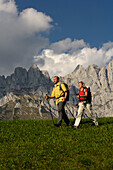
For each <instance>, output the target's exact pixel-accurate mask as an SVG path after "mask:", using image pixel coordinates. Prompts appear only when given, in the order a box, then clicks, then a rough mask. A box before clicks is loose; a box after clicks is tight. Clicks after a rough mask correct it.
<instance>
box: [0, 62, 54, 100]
mask: <svg viewBox="0 0 113 170" xmlns="http://www.w3.org/2000/svg"><path fill="white" fill-rule="evenodd" d="M51 86H52V82H51V80H50V77H49V74H48V73H47V72H44V73H43V72H42V71H40V70H39V68H38V67H37V66H36V65H33V66H32V67H31V68H30V69H29V70H28V71H27V70H26V69H24V68H22V67H18V68H16V69H15V71H14V73H13V74H12V75H10V76H8V77H6V78H5V77H4V76H0V98H1V97H3V96H4V95H6V94H7V93H10V92H12V93H14V94H15V95H20V94H30V93H37V91H38V89H39V88H40V87H42V89H43V90H44V91H45V92H49V90H50V87H51Z"/></svg>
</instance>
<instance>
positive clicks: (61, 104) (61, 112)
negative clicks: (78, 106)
mask: <svg viewBox="0 0 113 170" xmlns="http://www.w3.org/2000/svg"><path fill="white" fill-rule="evenodd" d="M65 104H66V102H59V103H58V105H57V107H58V113H59V120H58V122H57V124H59V125H61V123H62V120H63V119H64V121H65V123H66V124H67V125H69V123H70V121H69V119H68V117H67V115H66V113H65V109H64V106H65Z"/></svg>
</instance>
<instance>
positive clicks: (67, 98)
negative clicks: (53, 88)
mask: <svg viewBox="0 0 113 170" xmlns="http://www.w3.org/2000/svg"><path fill="white" fill-rule="evenodd" d="M61 84H64V85H65V87H66V89H67V97H66V101H69V87H68V85H67V84H66V83H61ZM61 84H60V90H62V91H63V89H62V87H61ZM63 92H64V91H63ZM64 93H65V92H64Z"/></svg>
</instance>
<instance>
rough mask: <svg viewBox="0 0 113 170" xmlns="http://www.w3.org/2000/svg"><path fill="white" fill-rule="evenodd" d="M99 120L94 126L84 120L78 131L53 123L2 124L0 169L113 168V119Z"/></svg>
mask: <svg viewBox="0 0 113 170" xmlns="http://www.w3.org/2000/svg"><path fill="white" fill-rule="evenodd" d="M56 121H57V120H55V122H56ZM71 121H73V120H71ZM98 121H99V126H98V127H95V126H94V125H93V123H92V122H91V121H90V120H89V119H82V122H81V124H80V127H79V128H78V129H74V128H72V127H67V126H66V125H65V123H64V122H63V123H62V126H61V127H55V126H54V125H53V124H52V120H27V121H25V120H24V121H22V120H14V121H0V169H1V170H7V169H10V170H14V169H15V170H22V169H27V170H29V169H56V170H57V169H58V170H59V169H61V170H65V169H67V170H68V169H70V170H71V169H72V170H76V169H77V170H79V169H80V170H82V169H83V170H86V169H87V170H89V169H91V170H93V169H95V170H102V169H103V170H108V169H109V170H110V169H113V118H98Z"/></svg>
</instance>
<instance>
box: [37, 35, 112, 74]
mask: <svg viewBox="0 0 113 170" xmlns="http://www.w3.org/2000/svg"><path fill="white" fill-rule="evenodd" d="M112 58H113V42H108V43H104V44H103V46H102V47H101V48H99V49H97V48H96V47H94V48H91V47H90V45H89V44H87V43H85V42H84V40H74V41H72V40H71V39H70V38H67V39H65V40H62V41H59V42H56V43H53V44H51V45H50V48H48V49H44V50H43V51H42V53H41V54H40V55H38V56H35V57H34V62H35V63H37V65H38V66H39V68H40V69H45V70H48V71H49V73H50V75H51V76H53V75H59V76H64V75H66V74H68V73H71V72H72V71H73V70H74V69H75V68H76V66H77V65H78V64H80V65H83V66H84V67H87V66H88V65H90V64H97V65H98V66H100V67H102V66H105V65H106V64H107V63H108V62H109V61H110V60H111V59H112ZM39 61H42V63H41V62H39Z"/></svg>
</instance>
